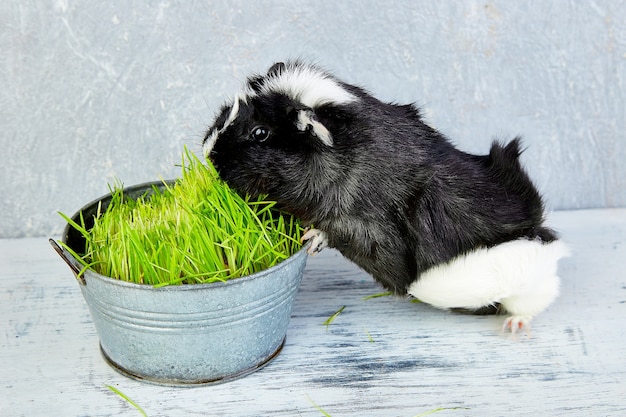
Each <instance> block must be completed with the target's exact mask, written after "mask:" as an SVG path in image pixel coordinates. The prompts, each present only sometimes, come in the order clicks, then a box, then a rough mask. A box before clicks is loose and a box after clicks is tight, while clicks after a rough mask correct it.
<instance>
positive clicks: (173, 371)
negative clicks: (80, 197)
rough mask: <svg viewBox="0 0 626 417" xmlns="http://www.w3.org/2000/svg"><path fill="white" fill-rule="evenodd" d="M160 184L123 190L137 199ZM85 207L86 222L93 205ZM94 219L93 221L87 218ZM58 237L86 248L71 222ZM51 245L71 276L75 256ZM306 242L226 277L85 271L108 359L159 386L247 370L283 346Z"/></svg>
mask: <svg viewBox="0 0 626 417" xmlns="http://www.w3.org/2000/svg"><path fill="white" fill-rule="evenodd" d="M153 186H156V187H159V188H161V187H163V183H162V182H154V183H146V184H141V185H138V186H134V187H129V188H126V189H125V190H124V193H125V195H127V196H129V197H133V198H136V197H138V196H139V195H143V194H145V193H146V192H150V190H151V189H152V187H153ZM110 199H111V195H110V194H108V195H106V196H104V197H102V198H100V199H98V200H95V201H93V202H92V203H90V204H88V205H86V206H85V207H83V208H82V209H81V210H80V211H79V212H77V213H76V214H75V215H74V216H73V219H74V220H76V221H77V220H78V219H79V216H80V213H81V212H82V213H83V216H84V219H85V222H86V223H87V227H91V226H92V225H93V223H92V222H93V216H95V215H96V214H97V210H98V204H99V203H101V204H102V210H103V211H104V210H105V209H106V207H107V206H108V204H109V202H110ZM90 222H91V225H90V224H89V223H90ZM62 241H63V242H64V243H66V244H67V245H68V246H69V247H71V248H72V249H73V250H74V251H76V252H77V253H83V252H84V247H85V241H84V239H83V237H82V236H81V235H80V233H79V232H77V231H76V230H75V229H73V228H72V227H71V226H70V225H69V224H68V225H67V226H66V227H65V230H64V233H63V237H62ZM50 243H51V244H52V246H53V247H54V248H55V250H56V251H57V252H58V253H59V254H60V255H61V257H62V258H63V259H64V260H65V261H66V262H67V264H68V265H69V266H70V268H71V269H72V271H73V272H74V274H75V275H78V272H79V271H80V269H81V265H80V264H79V263H78V261H77V260H76V259H74V257H73V256H72V255H71V254H70V253H69V252H68V251H66V250H64V249H63V248H62V247H60V246H59V245H58V244H57V243H56V242H55V241H54V240H53V239H50ZM306 258H307V255H306V250H305V249H304V248H303V249H302V250H300V251H298V252H297V253H296V254H294V255H293V256H292V257H290V258H289V259H287V260H285V261H283V262H281V263H279V264H278V265H275V266H273V267H272V268H269V269H267V270H264V271H261V272H258V273H255V274H252V275H249V276H246V277H242V278H237V279H233V280H230V281H227V282H224V283H221V282H220V283H211V284H192V285H177V286H166V287H161V288H153V287H152V286H148V285H141V284H134V283H129V282H125V281H120V280H117V279H112V278H109V277H105V276H103V275H100V274H97V273H95V272H94V271H92V270H87V271H86V272H85V273H84V274H83V275H82V276H81V277H80V278H79V283H80V289H81V291H82V293H83V296H84V298H85V301H87V305H88V306H89V310H90V312H91V316H92V319H93V322H94V324H95V326H96V330H97V332H98V336H99V338H100V347H101V350H102V354H103V356H104V358H105V359H106V361H107V362H108V363H109V364H110V365H111V366H112V367H113V368H115V369H116V370H118V371H119V372H121V373H123V374H124V375H127V376H130V377H133V378H136V379H141V380H145V381H148V382H152V383H157V384H164V385H191V384H208V383H216V382H224V381H228V380H231V379H234V378H238V377H241V376H243V375H247V374H249V373H251V372H254V371H255V370H257V369H259V368H261V367H262V366H264V365H265V364H267V363H268V362H269V361H270V360H271V359H273V358H274V357H276V355H277V354H278V353H279V352H280V350H281V348H282V346H283V344H284V340H285V335H286V333H287V326H288V324H289V319H290V316H291V310H292V307H293V303H294V300H295V297H296V294H297V292H298V287H299V285H300V281H301V278H302V273H303V271H304V266H305V263H306Z"/></svg>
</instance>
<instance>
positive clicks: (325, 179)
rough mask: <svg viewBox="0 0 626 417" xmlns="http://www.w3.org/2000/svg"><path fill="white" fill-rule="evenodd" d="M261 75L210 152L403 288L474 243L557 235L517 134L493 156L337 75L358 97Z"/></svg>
mask: <svg viewBox="0 0 626 417" xmlns="http://www.w3.org/2000/svg"><path fill="white" fill-rule="evenodd" d="M297 65H304V64H301V63H288V64H282V65H281V64H279V65H275V66H274V67H272V69H271V70H270V74H268V76H270V75H272V74H276V73H277V72H280V71H284V70H285V68H286V67H287V68H289V66H297ZM264 77H265V76H254V77H251V78H250V79H249V87H248V88H249V89H250V91H255V92H256V94H255V95H254V96H253V97H250V98H249V99H248V101H247V103H244V102H243V101H240V103H239V112H238V116H237V117H236V119H235V120H234V121H233V122H232V123H231V124H230V125H229V126H227V127H226V128H225V129H223V131H222V132H221V133H220V134H219V135H218V138H217V140H216V142H215V145H214V146H213V148H212V150H211V152H210V155H209V156H210V159H211V160H212V161H213V163H214V164H215V166H216V167H217V169H218V171H219V173H220V175H221V176H222V178H223V179H224V180H225V181H226V182H227V183H229V184H230V185H231V186H232V187H234V188H235V189H237V190H240V191H241V192H244V193H249V194H251V195H259V194H267V195H268V196H269V198H270V199H273V200H276V201H278V202H279V203H280V204H281V205H282V206H283V207H284V208H285V209H286V210H288V211H290V212H292V213H293V214H295V215H296V216H298V217H300V218H301V219H302V220H303V221H305V222H308V223H311V224H313V225H314V227H315V228H317V229H320V230H322V231H324V232H325V233H326V234H327V237H328V243H329V246H331V247H335V248H337V249H338V250H339V251H340V252H341V253H342V254H343V255H344V256H346V257H347V258H349V259H351V260H352V261H354V262H355V263H356V264H357V265H359V266H360V267H362V268H363V269H364V270H365V271H367V272H369V273H371V274H372V275H373V276H374V278H375V279H376V280H378V281H379V282H380V283H382V285H384V286H385V287H386V288H387V289H389V290H392V291H394V292H395V293H396V294H405V293H406V291H407V287H408V286H409V284H410V283H411V282H413V281H414V280H415V279H416V278H417V277H419V274H420V273H421V272H423V271H425V270H426V269H428V268H430V267H432V266H434V265H437V264H441V263H444V262H447V261H450V260H451V259H452V258H454V257H456V256H458V255H460V254H464V253H467V252H468V251H471V250H472V249H476V248H479V247H490V246H493V245H497V244H499V243H503V242H506V241H510V240H514V239H519V238H526V239H539V240H541V241H545V242H549V241H552V240H554V239H556V235H555V233H554V232H553V231H552V230H550V229H548V228H546V227H544V226H543V217H544V208H543V204H542V200H541V197H540V195H539V193H538V192H537V190H536V189H535V187H534V186H533V184H532V182H531V180H530V179H529V177H528V175H527V174H526V173H525V172H524V170H523V169H522V167H521V166H520V163H519V155H520V152H521V151H520V140H519V139H518V138H516V139H514V140H512V141H511V142H509V143H508V144H507V145H502V144H499V143H494V144H493V145H492V147H491V150H490V152H489V154H488V155H485V156H476V155H470V154H467V153H464V152H462V151H460V150H458V149H456V148H455V147H454V146H453V145H452V144H451V143H450V142H449V141H448V140H447V139H446V138H445V137H444V136H443V135H442V134H441V133H439V132H437V131H436V130H435V129H433V128H431V127H430V126H428V125H426V124H425V123H424V122H423V121H422V118H421V117H420V114H419V111H418V109H417V108H416V107H415V106H413V105H396V104H390V103H384V102H381V101H379V100H377V99H376V98H374V97H372V96H371V95H370V94H368V93H367V92H366V91H364V90H363V89H361V88H358V87H355V86H351V85H348V84H345V83H342V82H341V81H338V80H337V82H338V83H339V84H340V85H341V86H343V88H344V89H346V90H347V91H350V92H351V93H352V94H353V95H354V96H356V97H357V98H358V99H357V100H355V101H353V102H350V103H347V104H336V103H333V102H330V103H325V104H322V105H320V106H317V107H315V108H310V109H309V108H306V106H304V105H303V104H302V103H301V102H299V101H298V100H297V99H295V98H294V97H289V96H288V95H287V94H282V93H279V92H266V93H261V92H262V89H261V86H262V85H263V83H264V79H265V78H264ZM328 77H332V76H330V75H328ZM333 79H334V78H333ZM301 110H311V111H312V112H313V113H312V114H313V115H314V117H315V119H316V120H317V121H319V122H320V123H321V124H322V125H323V126H325V128H326V129H327V130H328V131H329V132H330V134H331V136H332V141H333V143H332V146H328V145H326V144H324V143H322V142H321V141H320V138H319V137H318V136H316V134H315V132H314V131H313V130H312V129H311V126H308V128H307V129H304V130H301V129H298V128H297V126H296V118H297V115H298V112H299V111H301ZM230 111H231V106H230V105H229V106H225V107H224V108H223V109H222V111H221V114H220V115H219V116H218V117H217V119H216V121H215V123H214V126H213V127H211V128H210V129H209V131H208V132H207V136H206V138H209V137H210V135H211V134H212V133H213V132H215V131H218V130H220V129H222V128H223V126H224V123H225V121H226V120H227V119H228V117H229V114H230ZM257 126H264V127H267V128H269V130H270V132H271V134H270V136H269V138H267V139H266V140H263V141H258V140H255V139H254V138H253V137H251V136H250V132H251V131H252V130H253V129H254V128H255V127H257ZM206 140H207V139H205V141H206Z"/></svg>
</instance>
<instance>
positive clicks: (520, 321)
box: [502, 316, 532, 337]
mask: <svg viewBox="0 0 626 417" xmlns="http://www.w3.org/2000/svg"><path fill="white" fill-rule="evenodd" d="M531 320H532V317H531V316H509V317H507V318H506V320H504V324H503V325H502V332H506V331H507V330H509V329H510V330H511V334H512V335H513V336H515V335H516V334H517V332H518V331H521V330H524V331H525V332H526V336H528V337H531V333H530V321H531Z"/></svg>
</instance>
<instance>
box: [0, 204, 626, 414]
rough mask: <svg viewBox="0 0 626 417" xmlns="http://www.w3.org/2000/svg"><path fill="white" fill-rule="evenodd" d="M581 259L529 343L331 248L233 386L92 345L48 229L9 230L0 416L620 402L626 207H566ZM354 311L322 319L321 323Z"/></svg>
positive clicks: (609, 408)
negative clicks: (189, 377)
mask: <svg viewBox="0 0 626 417" xmlns="http://www.w3.org/2000/svg"><path fill="white" fill-rule="evenodd" d="M550 221H551V224H553V225H554V226H555V227H556V228H557V229H558V230H560V231H561V232H562V235H563V237H564V239H565V240H566V241H568V242H569V243H570V245H571V246H572V249H573V253H574V254H573V256H572V257H571V258H568V259H565V260H564V261H562V263H561V267H560V271H561V273H560V275H561V277H562V295H561V297H560V298H559V299H558V300H557V301H556V302H555V303H554V304H553V305H552V306H551V307H550V308H549V309H548V310H547V311H546V312H544V313H543V314H541V315H540V316H538V317H537V318H536V320H535V321H534V323H533V333H532V338H526V337H521V338H519V339H517V340H515V339H513V338H511V336H510V335H503V334H502V333H501V332H500V328H501V325H502V321H503V318H502V317H494V316H485V317H477V316H468V315H460V314H453V313H448V312H443V311H438V310H435V309H433V308H430V307H428V306H427V305H424V304H417V303H411V302H409V301H408V300H405V299H398V298H393V297H380V298H373V299H369V300H363V298H364V297H366V296H368V295H372V294H376V293H380V292H383V291H384V290H383V289H382V288H381V287H379V286H378V285H377V284H376V283H375V282H374V281H373V280H372V279H371V277H369V276H368V275H367V274H365V273H364V272H362V271H361V270H359V269H358V268H356V267H355V266H354V265H353V264H351V263H349V262H348V261H346V260H345V259H343V258H342V257H341V256H340V255H339V254H338V253H337V252H335V251H332V250H326V251H324V252H323V253H321V254H319V255H318V256H316V257H312V258H310V259H309V261H308V265H307V270H306V272H305V276H304V280H303V284H302V287H301V289H300V292H299V294H298V298H297V300H296V306H295V309H294V312H293V317H292V320H291V324H290V328H289V331H288V334H287V343H286V345H285V348H284V350H283V351H282V353H281V354H280V355H279V356H278V357H277V358H276V359H275V360H274V361H273V362H271V363H270V364H269V365H268V366H267V367H265V368H263V369H262V370H260V371H258V372H256V373H254V374H252V375H249V376H247V377H245V378H242V379H239V380H235V381H232V382H229V383H226V384H221V385H213V386H203V387H196V388H171V387H162V386H156V385H150V384H146V383H142V382H138V381H135V380H131V379H128V378H126V377H124V376H122V375H120V374H118V373H116V372H115V371H114V370H113V369H111V368H110V367H109V366H108V365H106V363H105V362H104V360H103V359H102V357H101V356H100V352H99V349H98V338H97V335H96V333H95V330H94V328H93V324H92V322H91V319H90V316H89V312H88V310H87V306H86V305H85V302H84V301H83V299H82V296H81V294H80V290H79V288H78V285H77V283H76V282H74V278H73V276H72V274H71V273H70V271H69V269H68V268H67V266H66V265H65V264H64V263H63V262H62V261H61V259H60V258H58V256H57V255H56V254H55V253H54V252H53V250H52V249H51V248H50V246H49V245H48V242H47V240H46V239H40V238H33V239H17V240H11V239H5V240H0V317H2V319H1V320H0V329H1V332H0V375H1V381H0V416H52V415H63V416H139V415H140V414H139V413H138V411H137V410H136V409H135V408H133V407H132V406H131V405H130V404H128V403H127V402H126V401H124V400H123V399H122V398H120V397H119V396H118V395H116V394H115V393H113V392H111V391H110V390H109V389H107V388H106V385H112V386H114V387H116V388H117V389H119V390H120V391H122V392H123V393H124V394H126V395H127V396H129V397H130V398H132V399H133V400H134V401H135V402H137V403H138V404H139V405H140V406H141V407H143V409H144V410H145V411H146V413H147V414H148V415H149V416H321V415H322V413H321V412H320V411H319V410H317V409H316V408H315V406H314V404H313V403H315V404H317V405H319V407H321V408H323V409H324V410H325V411H326V412H327V413H328V414H330V415H331V416H333V417H339V416H398V417H400V416H402V417H412V416H416V415H419V414H421V413H424V412H427V411H429V410H433V409H438V408H446V409H445V410H441V411H439V412H437V414H436V415H438V416H502V415H517V416H521V415H550V416H559V415H561V416H570V415H598V416H605V415H606V416H608V415H611V416H617V415H625V413H626V382H625V381H626V343H625V342H626V334H625V332H624V328H625V325H624V321H625V320H624V318H625V317H626V272H625V269H626V242H625V241H626V209H602V210H585V211H568V212H556V213H554V214H553V215H552V216H551V219H550ZM342 306H345V309H344V310H343V311H342V312H341V314H339V315H338V316H337V317H336V318H335V320H334V321H333V322H332V324H330V325H329V326H328V327H326V326H324V325H323V323H324V321H325V320H326V319H328V317H330V316H331V315H332V314H333V313H335V312H336V311H337V310H338V309H339V308H340V307H342Z"/></svg>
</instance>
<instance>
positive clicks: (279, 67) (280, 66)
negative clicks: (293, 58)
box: [267, 62, 285, 77]
mask: <svg viewBox="0 0 626 417" xmlns="http://www.w3.org/2000/svg"><path fill="white" fill-rule="evenodd" d="M284 69H285V63H284V62H277V63H275V64H274V65H272V66H271V67H270V69H269V70H267V76H268V77H275V76H277V75H280V74H281V73H282V72H283V70H284Z"/></svg>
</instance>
